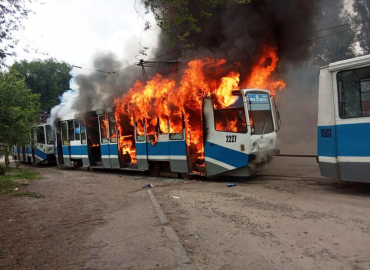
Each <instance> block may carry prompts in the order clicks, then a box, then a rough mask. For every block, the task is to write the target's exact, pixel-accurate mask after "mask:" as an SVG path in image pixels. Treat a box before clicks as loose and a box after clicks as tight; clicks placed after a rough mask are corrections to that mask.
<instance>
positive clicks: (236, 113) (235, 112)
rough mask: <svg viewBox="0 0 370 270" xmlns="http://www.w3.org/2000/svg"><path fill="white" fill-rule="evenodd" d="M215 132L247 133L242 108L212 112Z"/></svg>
mask: <svg viewBox="0 0 370 270" xmlns="http://www.w3.org/2000/svg"><path fill="white" fill-rule="evenodd" d="M214 118H215V129H216V130H217V131H224V132H235V133H247V122H246V120H245V112H244V107H235V108H224V109H218V110H214Z"/></svg>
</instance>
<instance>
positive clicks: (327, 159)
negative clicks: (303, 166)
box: [317, 67, 340, 179]
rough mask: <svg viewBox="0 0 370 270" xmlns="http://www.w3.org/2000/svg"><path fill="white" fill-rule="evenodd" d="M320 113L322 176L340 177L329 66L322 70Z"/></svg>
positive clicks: (318, 142)
mask: <svg viewBox="0 0 370 270" xmlns="http://www.w3.org/2000/svg"><path fill="white" fill-rule="evenodd" d="M318 109H319V113H318V128H317V134H318V138H317V155H318V162H319V168H320V172H321V175H322V176H325V177H329V178H332V179H339V178H340V176H339V174H338V163H337V149H336V126H335V116H334V91H333V86H332V75H331V73H330V71H329V68H328V67H325V68H323V69H321V70H320V82H319V108H318Z"/></svg>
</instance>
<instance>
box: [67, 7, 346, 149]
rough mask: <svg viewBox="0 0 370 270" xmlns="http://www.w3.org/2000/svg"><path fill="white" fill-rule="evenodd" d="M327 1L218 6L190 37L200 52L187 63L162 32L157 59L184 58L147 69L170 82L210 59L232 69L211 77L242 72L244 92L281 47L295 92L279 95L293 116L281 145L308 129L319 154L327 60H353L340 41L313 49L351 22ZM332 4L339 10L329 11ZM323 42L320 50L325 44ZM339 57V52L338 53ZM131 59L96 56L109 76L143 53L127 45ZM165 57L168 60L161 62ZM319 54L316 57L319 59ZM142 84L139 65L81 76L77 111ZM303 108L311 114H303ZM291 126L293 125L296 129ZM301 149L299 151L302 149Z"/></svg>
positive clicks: (109, 102) (282, 65)
mask: <svg viewBox="0 0 370 270" xmlns="http://www.w3.org/2000/svg"><path fill="white" fill-rule="evenodd" d="M328 1H330V0H328ZM323 2H325V1H323ZM323 2H321V3H319V4H316V3H315V2H314V1H313V0H279V1H276V0H252V2H251V3H250V4H238V3H237V1H236V0H229V1H225V3H224V4H223V5H221V6H219V7H217V8H212V9H209V10H206V11H207V12H210V13H212V16H211V18H208V19H205V18H200V19H199V22H198V25H199V26H200V27H201V29H202V30H201V33H200V34H197V35H194V36H192V37H190V39H189V40H188V41H187V43H188V44H191V43H194V47H193V48H191V49H187V50H186V51H185V55H186V58H182V57H181V53H180V51H178V50H177V52H174V53H171V52H172V51H174V50H176V49H178V48H181V47H182V46H183V45H184V44H175V45H170V44H169V42H168V39H167V38H166V36H165V35H163V34H160V36H159V38H158V40H159V41H158V44H151V45H150V47H151V48H154V47H156V48H157V49H155V50H154V57H158V58H156V61H168V60H179V63H178V64H177V65H161V66H159V67H158V68H147V70H146V72H147V74H148V75H149V76H153V75H154V74H155V73H156V72H159V73H161V74H162V75H163V76H171V78H172V79H174V78H181V76H182V73H183V70H184V69H185V67H186V65H187V63H188V61H190V60H193V59H195V58H206V57H211V58H215V59H225V60H226V64H225V65H224V66H223V69H222V70H219V69H215V70H210V71H207V72H209V73H208V75H209V76H214V75H215V74H216V73H220V74H217V76H218V77H219V76H222V75H225V74H228V73H229V72H230V71H231V70H235V66H238V72H239V73H240V74H241V81H240V84H239V86H240V87H247V86H248V85H247V81H246V79H247V78H248V75H250V73H251V69H252V67H253V64H254V63H255V61H256V60H257V59H258V58H259V57H260V55H261V53H262V51H263V48H264V46H265V45H268V46H271V47H275V48H277V53H278V57H279V59H280V60H279V63H278V67H277V70H276V72H275V74H274V76H276V79H283V80H285V81H286V82H287V86H288V91H287V90H283V91H282V92H281V93H282V94H281V95H282V96H281V98H280V97H279V95H280V94H278V96H277V100H278V103H279V105H280V106H281V107H282V108H283V107H284V109H283V110H282V117H283V118H284V116H286V118H285V119H284V120H283V121H284V124H285V128H284V129H283V134H285V135H284V139H283V140H282V142H281V143H282V144H287V145H290V146H291V142H292V141H293V140H290V139H289V134H292V133H290V132H291V131H294V132H295V133H294V132H293V133H294V134H296V135H297V136H296V137H295V138H299V136H301V135H302V133H303V132H305V131H307V132H306V133H305V134H304V135H305V136H306V137H307V136H308V135H307V134H309V136H310V139H311V140H310V142H311V144H310V148H312V147H311V146H313V143H312V142H314V141H315V140H314V139H312V138H311V137H312V136H314V133H313V132H312V130H316V128H315V127H314V125H315V123H316V122H315V121H316V109H317V105H316V104H317V99H316V97H317V95H316V93H317V89H316V88H315V87H317V81H318V76H317V66H318V65H321V64H323V63H324V62H326V64H328V62H327V61H331V60H332V59H333V58H334V59H335V60H338V55H339V54H340V53H343V51H345V52H344V54H343V56H342V57H347V56H348V55H349V53H348V52H350V51H351V48H350V47H351V46H352V45H350V44H345V46H342V47H340V48H341V51H338V48H337V49H336V48H335V45H336V46H337V47H338V43H335V44H334V43H331V44H326V45H328V47H325V49H323V48H320V49H313V47H314V46H313V44H312V43H310V40H311V39H314V38H316V37H317V35H318V34H320V33H317V32H315V31H316V30H317V27H318V26H325V25H326V26H327V25H332V24H337V23H340V22H343V20H346V16H347V17H348V14H344V13H343V0H340V1H336V3H335V5H331V4H332V3H329V4H327V3H323ZM189 3H190V4H189V5H190V9H191V10H192V11H193V12H194V13H195V14H196V13H197V11H196V9H197V8H198V7H197V5H193V4H192V1H189ZM325 5H327V6H325ZM329 6H330V8H334V9H335V10H331V11H330V12H329V11H328V7H329ZM323 14H325V16H324V15H323ZM324 34H326V33H324ZM350 38H351V37H349V38H348V40H350ZM352 40H353V39H352ZM317 44H319V45H320V42H317ZM318 47H320V46H318ZM332 51H333V52H334V53H333V54H331V52H332ZM125 53H126V59H130V62H129V61H127V60H125V61H122V59H117V58H116V57H115V56H114V54H112V53H102V54H99V55H96V57H95V58H94V61H93V64H94V68H95V69H99V70H104V71H117V70H120V69H122V68H125V67H127V66H129V63H132V60H133V59H134V57H135V55H137V54H138V52H137V47H136V46H130V44H127V45H126V46H125ZM164 54H166V56H162V55H164ZM312 55H315V58H314V60H312V59H313V58H312ZM334 55H335V56H334ZM148 58H151V57H148ZM339 58H340V57H339ZM315 61H316V62H315ZM266 65H269V63H266ZM136 80H140V81H144V78H143V74H142V70H141V68H140V67H132V68H129V69H127V70H125V71H124V72H123V73H118V74H112V75H109V76H105V74H104V73H99V72H93V73H91V74H90V75H78V76H77V77H75V82H76V83H77V84H78V86H79V91H78V96H77V97H76V98H75V99H74V100H73V105H72V108H73V109H74V110H76V111H78V112H81V111H90V110H95V109H100V108H104V107H112V106H113V100H114V98H115V97H121V96H122V95H123V94H124V93H126V92H127V91H128V90H129V89H130V88H131V87H132V86H133V85H134V83H135V81H136ZM302 82H303V85H302ZM300 83H301V85H300ZM299 85H300V86H299ZM284 91H286V94H284ZM288 93H290V94H288ZM302 105H304V106H305V108H307V110H303V109H302V107H301V106H302ZM310 105H311V106H310ZM291 115H294V117H291ZM300 117H306V118H307V119H308V118H309V120H307V121H302V119H305V118H300ZM289 121H292V122H291V123H289ZM293 125H294V130H293ZM299 130H300V131H299ZM302 130H303V132H302ZM305 136H303V137H305ZM300 138H302V136H301V137H300ZM297 141H298V140H297ZM296 145H297V146H298V147H300V146H299V145H298V143H297V144H296ZM313 147H314V146H313ZM290 150H293V152H294V147H290V148H289V151H290ZM283 152H284V151H283ZM297 152H300V151H297Z"/></svg>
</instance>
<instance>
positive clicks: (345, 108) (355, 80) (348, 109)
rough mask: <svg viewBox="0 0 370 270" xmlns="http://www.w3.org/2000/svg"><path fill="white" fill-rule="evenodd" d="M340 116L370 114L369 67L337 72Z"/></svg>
mask: <svg viewBox="0 0 370 270" xmlns="http://www.w3.org/2000/svg"><path fill="white" fill-rule="evenodd" d="M337 82H338V92H339V115H340V117H341V118H351V117H361V116H370V67H365V68H359V69H354V70H346V71H341V72H338V74H337Z"/></svg>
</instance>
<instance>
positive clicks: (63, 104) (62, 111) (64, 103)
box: [47, 90, 78, 130]
mask: <svg viewBox="0 0 370 270" xmlns="http://www.w3.org/2000/svg"><path fill="white" fill-rule="evenodd" d="M77 97H78V91H76V90H67V91H65V92H64V93H63V94H62V95H61V96H59V100H60V104H59V105H57V106H55V107H53V108H52V109H51V112H50V117H49V118H48V119H47V123H48V124H49V125H52V127H53V129H54V130H58V127H57V125H56V124H57V119H58V118H62V117H65V116H67V115H68V114H71V113H72V112H73V109H72V107H73V105H74V103H75V101H76V99H77Z"/></svg>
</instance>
